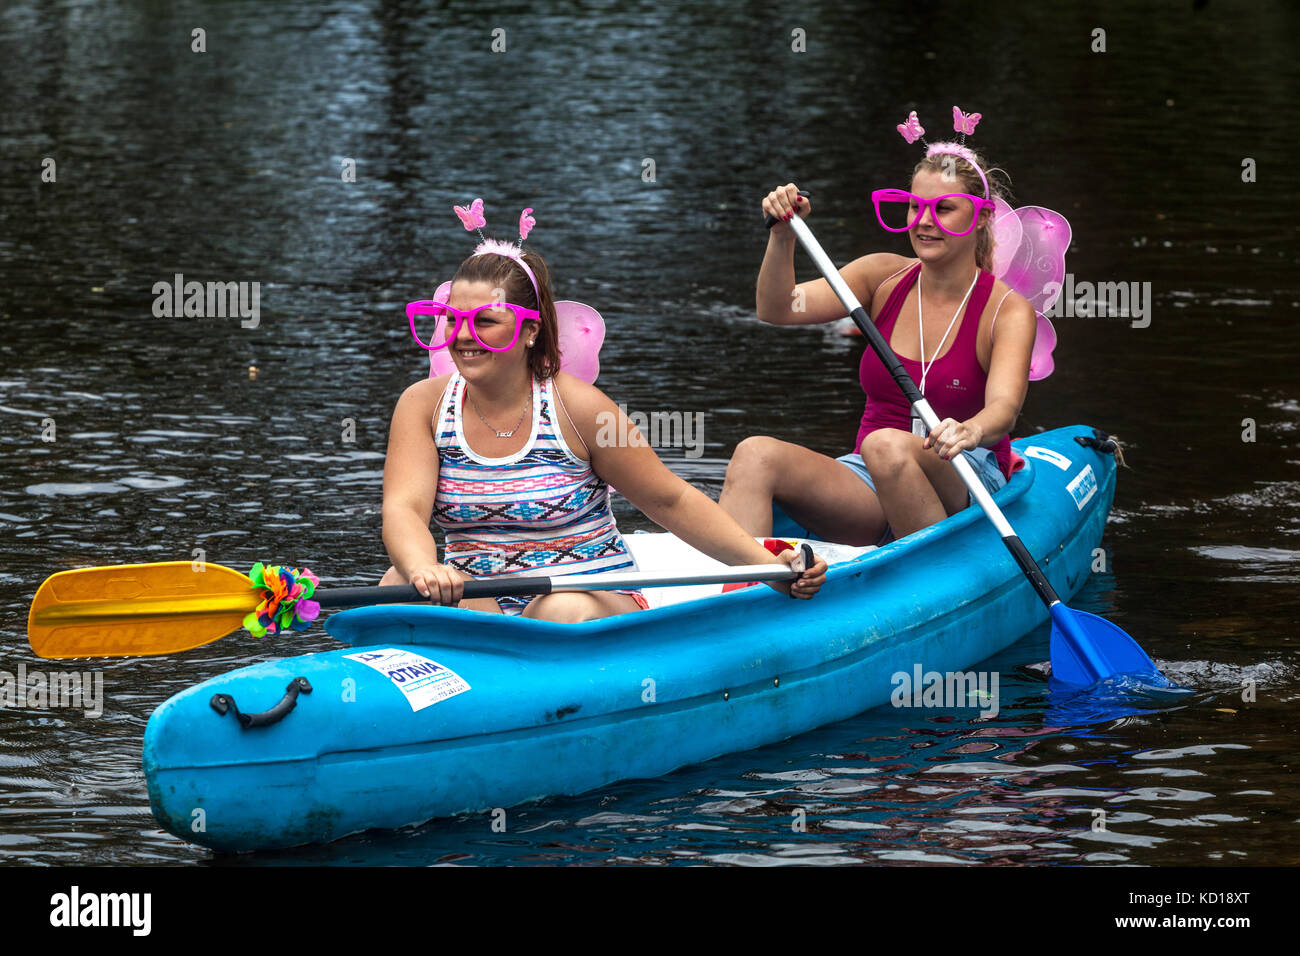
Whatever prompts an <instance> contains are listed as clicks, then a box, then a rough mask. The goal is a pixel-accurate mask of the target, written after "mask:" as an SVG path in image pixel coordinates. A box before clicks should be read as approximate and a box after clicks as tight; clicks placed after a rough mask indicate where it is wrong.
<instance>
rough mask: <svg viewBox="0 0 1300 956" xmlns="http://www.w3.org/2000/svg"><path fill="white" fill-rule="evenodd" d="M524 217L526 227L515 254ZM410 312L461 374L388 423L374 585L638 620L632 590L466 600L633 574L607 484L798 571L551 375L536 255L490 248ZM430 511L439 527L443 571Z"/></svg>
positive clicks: (591, 396) (817, 581)
mask: <svg viewBox="0 0 1300 956" xmlns="http://www.w3.org/2000/svg"><path fill="white" fill-rule="evenodd" d="M481 207H482V201H481V200H478V201H476V202H475V204H474V205H473V206H471V207H470V208H469V209H463V208H461V207H457V214H458V215H460V216H461V219H462V222H464V223H465V225H466V228H467V229H474V228H478V227H480V226H482V225H484V224H485V223H484V222H483V219H482V214H481ZM531 211H532V210H525V211H524V215H523V216H521V217H520V241H521V243H522V241H523V239H524V238H526V236H527V234H528V231H529V229H530V228H531V227H532V222H533V220H532V218H531V216H529V215H528V213H530V212H531ZM480 235H481V233H480ZM559 305H560V306H562V307H565V306H574V307H577V308H585V307H583V306H579V305H578V304H577V303H559ZM407 314H408V316H409V317H410V320H411V330H412V333H413V334H414V335H415V337H416V340H417V341H418V342H419V343H420V344H421V345H422V346H424V348H426V349H429V350H431V351H433V350H436V349H441V348H447V349H448V351H449V352H450V356H451V359H452V361H453V362H454V365H455V370H454V371H453V372H450V373H449V374H443V375H439V376H437V377H434V378H430V379H427V380H425V381H422V382H417V383H416V384H415V385H412V386H411V387H410V388H408V389H407V390H406V391H405V392H404V393H403V395H402V397H401V399H400V400H399V401H398V403H397V408H396V409H395V410H394V412H393V422H392V429H391V432H390V434H389V442H388V457H387V460H386V462H385V465H384V504H383V522H384V544H385V546H386V547H387V549H388V554H389V557H390V558H391V559H392V562H393V566H392V567H390V568H389V569H388V572H387V573H386V574H385V575H384V577H383V579H382V580H381V581H380V583H381V584H405V583H408V582H409V583H411V584H414V585H415V586H416V588H418V589H419V591H420V593H421V594H424V595H427V596H429V597H430V598H431V599H433V600H436V601H437V602H438V603H442V604H456V603H458V602H459V603H460V605H461V606H462V607H466V608H472V609H474V610H480V611H490V612H498V613H506V614H524V615H525V616H528V617H536V618H543V619H546V620H553V621H585V620H591V619H593V618H599V617H606V616H608V615H612V614H622V613H624V612H627V611H635V610H638V609H643V608H645V607H646V606H647V604H646V601H645V598H644V596H642V595H641V594H640V592H638V591H636V590H619V591H569V592H557V593H552V594H547V595H542V596H540V597H536V598H531V599H529V598H522V597H501V598H497V599H492V598H477V599H471V600H464V601H462V600H461V594H462V591H463V582H464V581H465V580H466V579H467V578H470V577H473V578H482V577H491V576H495V575H511V576H517V575H556V574H591V573H595V572H599V571H614V570H632V569H633V568H634V564H633V561H632V558H631V556H630V555H629V554H628V551H627V548H626V547H625V545H624V542H623V538H622V536H621V535H620V534H619V532H618V528H617V526H616V525H615V523H614V517H613V515H612V513H611V511H610V504H609V486H610V485H611V484H613V485H615V486H617V487H618V489H619V491H620V492H621V493H622V494H623V495H624V496H625V497H627V499H628V500H629V501H631V502H632V503H633V504H634V505H636V506H637V507H638V508H640V509H641V510H642V511H643V512H644V513H645V514H646V515H647V516H648V517H650V519H651V520H653V521H655V522H656V523H657V524H659V525H661V526H662V527H664V528H666V529H667V530H669V531H671V532H673V533H675V534H676V535H677V536H678V537H679V538H681V539H682V540H683V541H685V542H687V543H688V544H690V545H692V546H693V547H695V548H697V549H698V550H700V551H702V552H704V553H705V554H707V555H709V556H711V557H713V558H716V559H717V560H719V561H722V562H724V563H727V564H733V565H734V564H771V563H778V564H779V563H782V562H784V563H791V562H792V561H793V560H794V558H795V556H796V555H795V552H794V551H791V550H785V551H784V552H783V553H782V554H781V556H780V558H778V557H777V556H775V555H773V554H772V553H770V552H769V551H768V550H767V549H765V548H764V546H763V545H761V544H759V543H758V542H756V541H755V540H754V538H753V537H752V536H750V535H749V534H747V533H746V532H745V531H744V530H743V529H742V528H741V527H740V526H739V525H738V524H737V523H736V522H735V521H734V520H733V519H732V518H731V517H730V516H729V515H728V514H727V513H726V512H725V511H723V510H722V509H721V508H719V507H718V506H717V504H716V503H714V501H713V500H712V499H710V498H709V497H708V496H707V495H704V494H703V493H701V492H700V491H698V490H696V489H695V488H693V487H691V486H690V485H689V484H687V483H686V482H685V481H683V480H682V479H681V478H678V477H677V476H676V475H674V474H673V473H672V472H671V471H669V470H668V468H667V467H666V466H665V465H664V464H663V462H661V461H660V460H659V457H658V456H657V455H656V454H655V453H654V451H653V450H652V449H651V448H650V447H649V445H648V444H647V443H646V442H645V440H644V439H643V438H642V437H641V436H640V434H639V433H638V432H637V430H636V428H635V427H633V426H632V425H631V423H630V422H629V421H628V420H627V418H626V416H625V415H624V414H623V413H622V411H621V410H620V409H619V408H618V406H617V405H615V404H614V403H613V402H612V401H610V399H609V398H607V397H606V396H605V394H604V393H603V392H601V391H600V389H598V388H596V387H594V386H593V385H590V384H588V383H587V382H585V381H582V380H581V379H579V378H577V377H575V376H573V375H570V374H569V373H567V372H564V371H561V370H560V368H561V353H560V327H559V322H558V318H557V303H556V302H555V300H554V297H553V295H552V294H551V287H550V278H549V273H548V270H547V268H546V264H545V263H544V262H543V261H542V259H541V257H540V256H538V255H536V254H535V253H532V252H524V251H522V249H521V247H520V246H515V245H512V244H509V243H504V242H495V241H491V240H485V241H484V242H483V243H482V244H481V245H480V246H479V247H478V248H477V249H475V251H474V254H473V255H472V256H470V257H469V258H468V259H466V260H465V261H464V262H463V263H461V265H460V268H459V269H458V270H457V272H456V275H455V277H454V278H453V279H452V281H451V283H450V288H449V290H448V291H447V293H446V298H445V299H440V297H439V296H435V299H434V300H433V301H429V302H414V303H411V305H409V306H408V307H407ZM593 314H594V313H593ZM610 426H613V427H610ZM611 434H613V435H615V436H618V440H616V441H610V440H609V436H610V435H611ZM431 516H432V518H433V519H434V520H435V521H436V522H437V523H438V525H439V526H440V527H441V528H442V529H443V531H444V532H446V536H447V547H446V560H445V562H439V561H438V552H437V547H436V545H435V544H434V540H433V536H432V534H431V533H430V530H429V520H430V517H431ZM825 573H826V562H825V561H823V560H821V559H820V558H818V559H817V560H816V562H815V564H814V566H813V567H811V568H809V569H807V570H805V571H804V573H803V574H802V576H801V577H800V578H799V579H797V580H796V581H794V582H793V583H790V582H777V583H773V584H772V585H771V586H772V587H773V588H775V589H776V590H778V591H782V592H784V593H787V594H789V595H791V596H792V597H799V598H811V597H812V596H813V595H814V594H816V593H817V590H818V589H819V588H820V587H821V585H822V582H823V581H824V580H825Z"/></svg>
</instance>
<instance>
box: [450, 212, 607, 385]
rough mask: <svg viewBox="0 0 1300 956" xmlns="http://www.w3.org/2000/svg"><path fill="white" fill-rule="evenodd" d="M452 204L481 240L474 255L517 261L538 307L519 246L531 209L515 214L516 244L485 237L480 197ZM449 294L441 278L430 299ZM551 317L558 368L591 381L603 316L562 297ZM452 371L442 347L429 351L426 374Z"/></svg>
mask: <svg viewBox="0 0 1300 956" xmlns="http://www.w3.org/2000/svg"><path fill="white" fill-rule="evenodd" d="M453 208H454V209H455V210H456V216H457V217H458V218H459V219H460V221H461V224H462V225H463V226H464V227H465V230H466V231H467V232H468V231H470V230H474V231H477V232H478V236H479V238H480V239H482V240H483V241H482V242H480V243H479V244H478V245H477V246H476V247H475V248H474V255H476V256H488V255H493V256H505V257H506V258H507V259H513V260H514V261H515V262H517V263H519V267H520V268H521V269H523V270H524V273H525V274H526V275H527V276H528V280H529V281H530V282H532V284H533V294H534V295H536V296H537V302H538V305H539V307H540V304H541V301H542V295H541V291H540V289H539V287H538V285H537V277H536V276H535V275H533V270H532V269H530V268H528V263H526V262H524V249H523V243H524V240H525V239H527V238H528V233H530V232H532V230H533V226H535V225H537V220H536V219H534V218H533V217H532V211H533V210H532V209H531V208H529V209H525V210H524V211H523V212H522V213H520V214H519V242H518V244H516V243H513V242H503V241H502V240H500V239H488V238H487V237H485V236H484V235H483V233H482V232H481V231H479V230H481V229H482V228H483V227H484V226H486V225H487V220H486V219H484V218H483V200H482V199H475V200H474V201H473V202H472V203H470V204H469V207H468V208H466V207H465V206H453ZM450 294H451V282H450V281H448V282H444V283H443V284H442V285H440V286H438V289H437V291H435V292H434V294H433V301H435V302H446V301H447V297H448V296H449V295H450ZM555 319H556V325H557V331H558V333H559V347H560V368H561V369H562V370H563V371H565V372H568V373H569V374H570V375H573V376H576V377H577V378H580V379H582V380H583V381H584V382H594V381H595V380H596V376H597V375H599V374H600V346H601V343H603V342H604V341H605V320H604V319H602V318H601V317H600V313H599V312H597V311H596V310H595V309H593V308H592V307H591V306H589V305H584V304H583V303H581V302H569V301H567V300H564V299H561V300H558V301H556V302H555ZM443 321H445V320H443ZM454 371H456V366H455V364H454V363H453V362H452V360H451V357H450V356H449V355H448V354H447V350H446V349H441V350H438V351H434V352H430V353H429V377H430V378H434V377H437V376H439V375H447V374H450V373H452V372H454Z"/></svg>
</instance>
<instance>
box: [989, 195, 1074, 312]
mask: <svg viewBox="0 0 1300 956" xmlns="http://www.w3.org/2000/svg"><path fill="white" fill-rule="evenodd" d="M1016 216H1017V218H1019V220H1020V228H1021V237H1020V245H1019V246H1018V247H1017V248H1016V250H1015V253H1014V254H1013V256H1012V258H1011V262H1010V263H1009V264H1008V266H1007V271H1006V272H1005V273H1003V274H1002V275H1001V276H1000V277H999V278H1001V279H1002V280H1003V281H1004V282H1006V283H1007V285H1009V286H1011V288H1013V289H1015V290H1016V291H1017V292H1019V293H1020V294H1021V295H1023V296H1024V297H1025V298H1026V299H1028V300H1029V304H1030V305H1032V306H1033V307H1034V309H1035V310H1036V311H1039V312H1046V311H1048V310H1049V309H1051V307H1052V303H1054V302H1055V301H1056V299H1057V297H1058V296H1059V295H1060V294H1061V283H1062V281H1063V280H1064V279H1065V250H1066V249H1068V248H1069V247H1070V223H1069V222H1068V221H1066V218H1065V217H1064V216H1062V215H1061V214H1060V213H1058V212H1053V211H1052V210H1050V209H1044V208H1043V207H1042V206H1022V207H1021V208H1019V209H1017V210H1016Z"/></svg>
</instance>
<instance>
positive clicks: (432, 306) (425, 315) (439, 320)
mask: <svg viewBox="0 0 1300 956" xmlns="http://www.w3.org/2000/svg"><path fill="white" fill-rule="evenodd" d="M485 309H509V310H510V311H511V312H512V313H513V314H514V317H515V332H514V335H512V336H510V342H509V344H508V345H505V346H504V347H502V346H497V345H488V344H487V343H486V342H484V341H483V340H482V339H481V338H479V334H478V328H477V326H476V324H475V323H476V321H477V320H478V317H479V314H480V313H482V312H483V310H485ZM448 316H455V322H454V323H448V322H447V318H448ZM541 317H542V315H541V313H540V312H538V311H537V310H536V309H526V308H524V307H523V306H522V305H513V304H511V303H509V302H489V303H488V304H487V305H480V306H479V307H478V308H476V309H470V310H469V311H467V312H463V311H461V310H460V309H453V308H452V307H451V306H449V305H448V304H447V303H446V302H437V301H433V300H429V299H422V300H420V301H419V302H411V303H408V304H407V306H406V318H407V319H408V320H409V321H410V323H411V335H412V336H414V337H415V341H416V342H418V343H419V344H420V347H421V348H423V349H427V350H428V351H430V352H433V351H436V350H437V349H441V348H446V347H447V346H448V345H450V344H451V343H452V342H453V341H455V339H456V336H457V335H459V334H460V327H461V325H462V324H463V323H465V322H469V334H470V335H471V336H473V337H474V341H475V342H477V343H478V344H479V345H481V346H483V348H485V349H487V350H488V351H489V352H509V351H510V350H511V349H512V348H514V347H515V343H516V342H518V341H519V330H520V329H522V328H523V325H524V321H525V320H526V319H540V318H541ZM417 319H423V321H422V322H420V323H419V325H420V327H421V328H423V329H424V330H425V335H426V336H427V337H428V339H429V341H428V342H426V341H425V340H424V339H423V338H421V337H420V332H419V330H418V329H417V327H416V324H417V323H416V320H417ZM482 321H483V322H485V323H486V324H487V328H488V329H494V328H496V327H498V326H499V325H500V324H501V323H503V322H504V321H506V320H503V319H498V318H496V317H495V316H491V315H488V316H484V317H483V319H482ZM448 324H450V325H451V333H450V334H447V326H448ZM485 331H486V330H485Z"/></svg>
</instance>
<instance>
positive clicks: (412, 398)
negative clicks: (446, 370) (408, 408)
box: [398, 374, 451, 411]
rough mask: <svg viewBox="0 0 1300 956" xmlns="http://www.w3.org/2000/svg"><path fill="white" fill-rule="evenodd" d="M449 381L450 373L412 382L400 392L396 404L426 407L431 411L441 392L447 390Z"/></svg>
mask: <svg viewBox="0 0 1300 956" xmlns="http://www.w3.org/2000/svg"><path fill="white" fill-rule="evenodd" d="M450 382H451V375H450V374H447V375H439V376H438V377H437V378H425V379H421V380H420V381H418V382H413V383H411V384H410V385H408V386H407V387H406V390H405V391H403V392H402V397H401V398H400V399H398V404H399V405H400V404H409V405H414V406H416V407H417V408H428V409H429V410H430V411H432V409H434V408H435V407H436V406H437V404H438V402H439V401H440V400H441V399H442V395H443V392H445V391H446V390H447V385H448V383H450Z"/></svg>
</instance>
